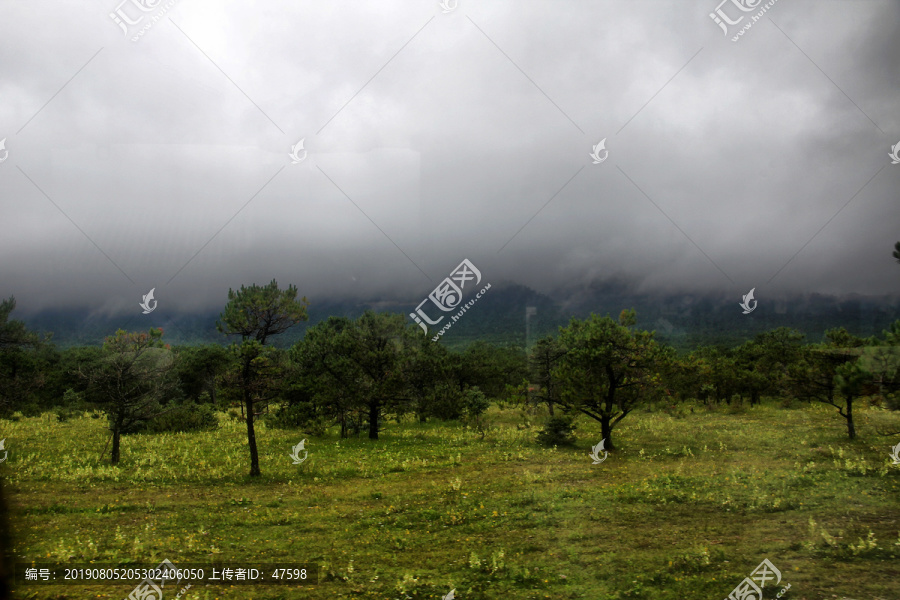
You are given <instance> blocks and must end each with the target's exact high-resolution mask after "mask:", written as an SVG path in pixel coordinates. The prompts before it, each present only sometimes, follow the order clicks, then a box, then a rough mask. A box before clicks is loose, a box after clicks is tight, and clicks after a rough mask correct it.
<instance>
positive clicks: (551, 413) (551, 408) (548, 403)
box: [547, 400, 554, 417]
mask: <svg viewBox="0 0 900 600" xmlns="http://www.w3.org/2000/svg"><path fill="white" fill-rule="evenodd" d="M547 410H548V411H549V412H550V416H551V417H553V416H554V414H553V400H547Z"/></svg>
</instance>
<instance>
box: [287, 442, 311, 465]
mask: <svg viewBox="0 0 900 600" xmlns="http://www.w3.org/2000/svg"><path fill="white" fill-rule="evenodd" d="M305 445H306V439H305V438H304V439H303V441H301V442H300V443H299V444H297V445H296V446H294V447H293V448H292V450H293V452H292V453H291V454H289V455H288V456H290V457H291V458H293V459H294V463H293V464H295V465H299V464H303V461H304V460H306V459H307V458H308V457H309V451H308V450H307V449H306V448H305ZM301 451H302V452H303V458H300V452H301Z"/></svg>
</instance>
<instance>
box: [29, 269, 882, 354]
mask: <svg viewBox="0 0 900 600" xmlns="http://www.w3.org/2000/svg"><path fill="white" fill-rule="evenodd" d="M748 291H749V290H748ZM463 300H464V302H466V301H469V300H470V295H469V294H467V295H465V296H464V298H463ZM740 300H741V298H733V297H726V296H725V295H724V294H701V295H697V294H685V293H676V292H672V293H665V292H658V291H640V290H639V289H638V288H637V286H636V285H635V284H634V283H633V282H631V281H629V280H627V279H624V278H619V279H609V280H603V281H595V282H592V283H590V284H587V285H581V286H577V287H572V288H567V289H560V290H558V291H556V292H554V293H553V294H552V295H547V294H542V293H539V292H537V291H535V290H533V289H531V288H529V287H526V286H523V285H519V284H515V283H501V284H499V285H495V286H492V287H491V289H490V290H488V291H487V292H486V293H485V294H484V295H483V297H482V298H480V299H479V300H478V301H477V302H476V303H475V304H474V305H473V306H472V307H471V308H469V309H468V310H467V311H466V312H465V314H463V315H462V316H461V317H460V318H459V320H458V321H456V322H455V323H453V326H452V327H451V328H450V329H449V330H448V331H447V332H446V333H445V335H444V336H443V337H442V338H441V339H440V341H439V342H438V343H442V344H446V345H448V346H450V347H452V348H461V347H464V346H467V345H468V344H470V343H472V342H474V341H475V340H484V341H487V342H490V343H494V344H502V345H512V346H524V345H526V343H531V342H533V341H534V340H536V339H538V338H539V337H542V336H544V335H548V334H556V332H557V331H558V328H559V327H560V326H563V325H566V324H568V322H569V320H570V319H571V318H572V317H578V318H584V317H587V316H588V315H589V314H591V313H592V312H593V313H596V314H600V315H607V314H609V315H610V316H613V317H616V316H617V315H618V314H619V312H620V311H622V310H623V309H628V308H634V309H636V310H637V317H638V327H641V328H643V329H648V330H655V331H656V334H657V338H658V339H660V340H661V341H664V342H666V343H668V344H671V345H673V346H675V347H676V348H678V349H679V350H687V349H690V348H694V347H696V346H698V345H701V344H722V345H725V346H732V345H737V344H739V343H741V342H743V341H744V340H747V339H750V338H752V337H753V336H754V335H756V334H757V333H760V332H763V331H766V330H769V329H773V328H775V327H781V326H786V327H794V328H796V329H799V330H800V331H802V332H803V333H805V334H806V335H807V340H808V341H819V340H820V339H821V337H822V335H823V333H824V331H825V330H827V329H829V328H833V327H845V328H846V329H847V330H848V331H850V332H851V333H854V334H856V335H860V336H870V335H875V334H880V333H881V332H882V331H883V330H884V329H886V328H887V327H888V325H889V324H890V323H891V322H893V321H894V320H896V319H898V318H900V298H898V297H897V296H895V295H893V296H892V295H882V296H863V295H857V294H853V295H845V296H834V295H826V294H806V295H799V294H798V295H791V296H781V297H778V298H767V297H766V296H764V295H759V294H758V293H757V295H756V301H757V302H758V305H757V308H756V309H755V310H754V311H753V312H751V313H750V314H746V315H745V314H743V311H742V309H741V307H740V306H739V302H740ZM223 306H224V302H223ZM529 307H532V308H530V309H529ZM367 309H373V310H376V311H379V312H380V311H391V312H399V313H402V314H404V315H407V318H408V319H409V317H408V315H409V313H410V312H412V311H413V310H414V309H415V304H411V303H406V302H400V301H398V300H396V299H385V298H373V299H370V300H369V301H368V302H360V301H358V300H355V299H342V298H329V299H325V300H321V299H320V300H317V301H310V306H309V321H307V322H304V323H300V324H299V325H297V326H296V327H294V328H292V329H291V330H289V331H288V332H286V333H285V334H283V335H281V336H278V337H277V338H273V343H274V345H276V346H278V347H288V346H290V345H291V344H293V343H294V342H295V341H296V340H297V339H299V338H301V337H302V335H303V333H304V332H305V331H306V329H307V328H308V327H310V326H312V325H315V324H316V323H319V322H321V321H323V320H325V319H327V318H328V317H330V316H346V317H351V318H355V317H357V316H359V315H361V314H362V313H363V312H364V311H365V310H367ZM18 312H20V311H18V310H17V313H18ZM219 312H220V311H204V312H171V311H166V310H165V306H164V305H162V304H160V305H159V307H158V309H157V310H154V311H153V312H152V313H150V314H148V315H144V314H141V312H140V309H135V312H134V314H131V315H118V316H110V315H104V314H98V313H94V314H90V313H88V312H87V311H84V310H75V309H53V310H44V311H39V312H35V313H30V314H29V313H27V312H25V313H24V314H15V313H14V317H15V318H19V319H22V320H23V321H25V323H26V324H27V325H28V327H30V328H32V329H35V330H38V331H42V332H52V333H53V338H52V339H53V342H54V343H56V344H57V345H59V346H61V347H68V346H74V345H96V344H101V343H102V341H103V338H104V337H105V336H107V335H110V334H112V333H114V332H115V331H116V330H117V329H119V328H122V329H126V330H144V329H148V328H150V327H162V328H163V329H164V330H165V340H166V341H167V342H168V343H170V344H173V345H176V344H202V343H218V344H229V343H230V342H231V341H232V339H233V338H231V339H229V338H228V337H226V336H225V335H223V334H221V333H219V332H218V331H217V330H216V320H217V319H218V317H219ZM527 313H531V316H530V317H528V318H526V314H527ZM446 314H447V316H448V319H449V315H451V314H456V311H454V312H451V313H446ZM434 316H435V317H436V316H437V315H434ZM448 319H445V320H444V321H442V322H441V323H440V325H441V326H442V325H444V324H445V323H446V322H448ZM409 321H410V323H412V319H409ZM436 333H437V328H435V327H434V326H432V327H431V328H430V329H429V335H431V336H434V335H435V334H436ZM526 338H527V339H526Z"/></svg>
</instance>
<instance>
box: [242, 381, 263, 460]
mask: <svg viewBox="0 0 900 600" xmlns="http://www.w3.org/2000/svg"><path fill="white" fill-rule="evenodd" d="M245 401H246V403H247V444H248V445H249V446H250V476H251V477H259V476H260V475H261V474H262V473H261V472H260V470H259V452H258V451H257V449H256V428H255V427H254V426H253V401H252V400H251V399H250V394H246V395H245Z"/></svg>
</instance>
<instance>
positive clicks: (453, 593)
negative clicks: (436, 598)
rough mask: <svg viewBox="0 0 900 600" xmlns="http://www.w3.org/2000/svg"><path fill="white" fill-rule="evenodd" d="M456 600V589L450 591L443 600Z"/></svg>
mask: <svg viewBox="0 0 900 600" xmlns="http://www.w3.org/2000/svg"><path fill="white" fill-rule="evenodd" d="M454 598H456V588H453V589H452V590H450V593H449V594H447V595H446V596H444V599H443V600H453V599H454Z"/></svg>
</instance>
